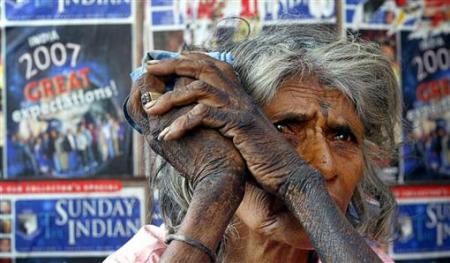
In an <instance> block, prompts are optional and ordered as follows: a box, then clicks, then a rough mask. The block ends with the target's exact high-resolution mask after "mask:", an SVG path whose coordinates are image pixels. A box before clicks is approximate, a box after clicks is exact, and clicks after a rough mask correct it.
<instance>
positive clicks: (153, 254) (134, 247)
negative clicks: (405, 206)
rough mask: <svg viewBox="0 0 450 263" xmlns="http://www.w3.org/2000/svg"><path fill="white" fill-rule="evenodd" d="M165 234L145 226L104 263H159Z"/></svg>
mask: <svg viewBox="0 0 450 263" xmlns="http://www.w3.org/2000/svg"><path fill="white" fill-rule="evenodd" d="M164 234H165V231H164V229H163V228H160V227H157V226H152V225H146V226H143V227H142V228H141V229H139V231H138V232H137V233H136V234H135V235H134V236H133V237H132V238H131V239H130V240H129V241H128V242H127V243H126V244H125V245H123V246H122V247H121V248H119V250H117V251H116V252H114V253H113V254H112V255H110V256H109V257H107V258H106V259H105V260H104V261H103V263H128V262H130V263H131V262H133V263H157V262H158V261H159V259H160V258H161V255H162V254H163V253H164V251H165V250H166V248H167V246H166V244H164ZM371 247H372V249H373V251H375V253H376V254H377V255H378V257H379V258H380V259H381V260H382V261H383V262H385V263H394V261H393V260H392V259H391V258H390V257H389V256H388V255H386V253H384V251H383V250H382V249H381V248H379V247H377V246H371ZM319 263H320V261H319Z"/></svg>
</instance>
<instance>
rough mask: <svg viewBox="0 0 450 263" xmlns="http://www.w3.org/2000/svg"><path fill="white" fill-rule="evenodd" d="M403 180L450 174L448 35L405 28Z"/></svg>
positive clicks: (449, 175) (425, 179)
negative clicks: (411, 30)
mask: <svg viewBox="0 0 450 263" xmlns="http://www.w3.org/2000/svg"><path fill="white" fill-rule="evenodd" d="M401 61H402V69H401V72H402V91H403V104H404V119H405V121H406V125H405V127H406V128H405V129H404V131H403V137H404V138H403V141H404V144H403V145H402V148H401V160H400V161H401V177H400V181H401V182H410V181H435V180H448V179H450V137H449V136H450V86H449V82H450V34H449V33H444V32H441V33H439V32H437V31H435V32H434V34H425V33H424V32H421V31H413V32H402V33H401Z"/></svg>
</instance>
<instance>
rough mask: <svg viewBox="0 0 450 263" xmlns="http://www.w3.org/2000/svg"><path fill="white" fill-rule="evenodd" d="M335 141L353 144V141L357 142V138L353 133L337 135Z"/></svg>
mask: <svg viewBox="0 0 450 263" xmlns="http://www.w3.org/2000/svg"><path fill="white" fill-rule="evenodd" d="M334 139H335V140H336V141H342V142H353V141H355V137H354V136H353V134H351V133H337V134H336V135H335V136H334Z"/></svg>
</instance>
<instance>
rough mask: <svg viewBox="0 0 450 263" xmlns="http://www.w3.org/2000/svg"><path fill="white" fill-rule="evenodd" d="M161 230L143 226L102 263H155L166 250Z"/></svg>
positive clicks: (162, 230) (163, 233)
mask: <svg viewBox="0 0 450 263" xmlns="http://www.w3.org/2000/svg"><path fill="white" fill-rule="evenodd" d="M164 235H165V231H164V229H163V228H160V227H157V226H152V225H145V226H143V227H141V229H139V231H138V232H137V233H136V234H135V235H134V236H133V237H132V238H131V239H130V240H128V242H127V243H125V245H123V246H122V247H121V248H119V249H118V250H117V251H116V252H114V253H113V254H112V255H110V256H109V257H107V258H106V259H105V260H104V261H103V263H119V262H120V263H157V262H158V261H159V259H160V258H161V255H162V254H163V253H164V251H165V250H166V248H167V246H166V244H164Z"/></svg>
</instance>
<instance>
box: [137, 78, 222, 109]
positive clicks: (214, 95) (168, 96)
mask: <svg viewBox="0 0 450 263" xmlns="http://www.w3.org/2000/svg"><path fill="white" fill-rule="evenodd" d="M194 102H197V103H203V104H206V105H209V106H214V107H222V106H225V105H227V104H228V103H229V98H228V95H227V94H226V93H225V92H223V91H221V90H219V89H216V88H214V87H211V86H209V85H208V84H206V83H205V82H203V81H194V82H191V83H190V84H189V85H187V86H186V87H184V88H178V89H174V90H173V91H170V92H166V93H164V94H163V95H161V97H159V98H158V99H157V100H153V101H150V102H149V103H147V104H145V105H144V109H145V111H146V113H147V114H150V115H161V114H164V113H166V112H168V111H170V110H171V109H172V108H174V107H178V106H184V105H188V104H191V103H194Z"/></svg>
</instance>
